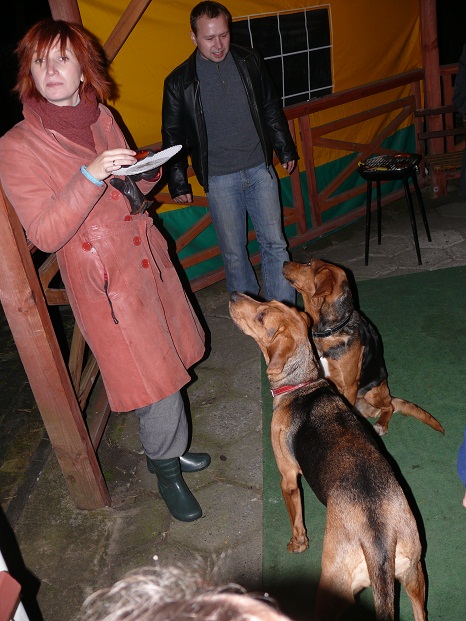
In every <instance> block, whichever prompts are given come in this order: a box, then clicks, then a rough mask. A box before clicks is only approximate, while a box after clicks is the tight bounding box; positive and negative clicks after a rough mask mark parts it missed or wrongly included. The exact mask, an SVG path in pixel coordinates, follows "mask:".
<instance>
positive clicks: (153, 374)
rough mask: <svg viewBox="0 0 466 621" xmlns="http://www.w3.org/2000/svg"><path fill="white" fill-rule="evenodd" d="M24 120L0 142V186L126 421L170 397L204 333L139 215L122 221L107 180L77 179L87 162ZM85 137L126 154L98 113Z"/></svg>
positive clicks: (150, 226)
mask: <svg viewBox="0 0 466 621" xmlns="http://www.w3.org/2000/svg"><path fill="white" fill-rule="evenodd" d="M23 114H24V120H23V121H21V122H20V123H18V124H17V125H16V126H15V127H13V128H12V129H11V130H10V131H9V132H7V133H6V134H5V136H3V137H2V138H1V139H0V180H1V182H2V184H3V188H4V190H5V193H6V195H7V196H8V198H9V200H10V201H11V203H12V204H13V206H14V208H15V210H16V212H17V214H18V216H19V219H20V221H21V223H22V225H23V227H24V229H25V230H26V233H27V236H28V238H29V239H30V240H31V242H32V243H33V244H35V245H36V246H37V247H38V248H40V249H41V250H43V251H45V252H56V253H57V258H58V264H59V266H60V272H61V277H62V279H63V282H64V284H65V287H66V290H67V293H68V297H69V300H70V304H71V307H72V309H73V312H74V316H75V318H76V321H77V323H78V325H79V327H80V329H81V331H82V333H83V336H84V338H85V339H86V341H87V343H88V344H89V346H90V348H91V349H92V351H93V352H94V354H95V356H96V359H97V362H98V364H99V367H100V370H101V373H102V378H103V381H104V384H105V388H106V391H107V395H108V399H109V403H110V407H111V408H112V410H114V411H129V410H133V409H135V408H138V407H143V406H145V405H149V404H150V403H154V402H156V401H159V400H160V399H163V398H164V397H167V396H168V395H170V394H173V393H174V392H176V391H177V390H179V389H180V388H181V387H182V386H184V385H185V384H186V383H187V382H188V381H189V380H190V375H189V373H188V371H187V369H188V368H189V367H190V366H191V365H193V364H194V363H196V362H197V361H198V360H199V359H200V358H201V357H202V355H203V353H204V333H203V331H202V328H201V326H200V324H199V321H198V319H197V317H196V315H195V313H194V311H193V309H192V307H191V304H190V303H189V301H188V299H187V297H186V294H185V292H184V290H183V288H182V286H181V283H180V281H179V278H178V275H177V273H176V270H175V268H174V266H173V264H172V262H171V260H170V257H169V255H168V251H167V244H166V241H165V239H164V237H163V236H162V235H161V233H160V232H159V231H158V229H157V228H156V227H155V226H154V223H153V221H152V218H150V216H148V215H147V214H142V215H130V207H129V204H128V202H127V200H126V198H125V197H124V196H123V195H122V194H121V193H120V192H119V191H118V190H116V189H114V188H113V187H112V186H111V185H110V183H109V181H110V177H109V178H108V179H107V180H106V181H105V184H104V185H103V186H98V185H95V184H94V183H92V182H91V181H89V180H88V179H87V178H86V177H85V176H84V175H83V174H82V173H81V171H80V168H81V166H82V165H83V164H89V163H90V162H91V161H92V160H93V159H94V158H95V157H96V154H95V153H93V152H91V151H90V150H88V149H86V148H85V147H82V146H80V145H77V144H75V143H73V142H71V141H70V140H68V139H67V138H65V137H64V136H62V135H60V134H58V133H57V132H54V131H50V130H46V129H44V127H43V125H42V122H41V119H40V117H39V116H38V115H37V114H36V113H35V112H34V111H32V110H31V109H30V108H29V107H28V106H24V109H23ZM92 130H93V133H94V139H95V144H96V149H97V153H100V152H102V151H104V150H106V149H113V148H117V147H121V146H126V142H125V139H124V137H123V134H122V132H121V131H120V129H119V127H118V125H117V123H116V122H115V120H114V118H113V116H112V114H111V113H110V111H109V110H108V109H107V108H106V107H105V106H103V105H101V106H100V117H99V119H98V121H97V123H95V125H93V127H92ZM138 185H139V186H140V187H141V189H142V191H143V192H148V191H149V189H150V188H151V187H152V185H153V184H150V183H148V182H144V181H142V182H140V183H139V184H138Z"/></svg>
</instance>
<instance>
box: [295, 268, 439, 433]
mask: <svg viewBox="0 0 466 621" xmlns="http://www.w3.org/2000/svg"><path fill="white" fill-rule="evenodd" d="M283 275H284V276H285V278H286V279H287V280H288V281H289V282H290V283H291V284H292V285H293V287H295V289H297V290H298V291H299V293H300V294H301V295H302V298H303V301H304V309H305V311H306V313H307V314H308V315H309V316H310V317H311V319H312V338H313V341H314V344H315V347H316V350H317V354H318V356H319V357H320V362H321V365H322V369H323V372H324V374H325V377H327V378H328V379H329V380H331V381H332V382H333V384H334V385H335V387H336V388H337V390H338V391H339V392H340V393H341V394H342V395H343V396H344V397H345V398H346V399H347V400H348V402H349V403H350V404H351V405H355V406H356V409H357V410H358V412H359V413H360V414H362V415H363V416H365V417H366V418H369V417H371V418H378V421H377V423H376V424H375V425H374V429H375V430H376V431H377V433H378V434H379V435H383V434H384V433H387V431H388V423H389V421H390V418H391V417H392V415H393V412H396V411H399V412H401V413H402V414H404V415H405V416H414V417H415V418H418V419H419V420H421V421H422V422H424V423H426V424H427V425H430V427H433V428H434V429H435V430H436V431H440V432H441V433H443V432H444V430H443V427H442V425H441V424H440V423H439V422H438V421H437V420H436V419H435V418H434V417H433V416H432V415H431V414H429V412H426V410H423V409H422V408H420V407H419V406H417V405H416V404H414V403H411V402H410V401H405V399H399V398H397V397H392V396H391V394H390V389H389V387H388V383H387V377H388V374H387V369H386V367H385V361H384V358H383V349H382V340H381V338H380V335H379V333H378V332H377V330H376V329H375V328H374V326H373V325H372V324H371V323H370V322H369V321H368V320H367V319H366V318H365V317H364V316H363V315H361V314H360V313H359V312H358V311H357V310H356V309H355V307H354V302H353V296H352V294H351V290H350V286H349V283H348V278H347V276H346V274H345V271H344V270H343V269H342V268H340V267H337V266H336V265H333V264H332V263H326V262H325V261H320V260H319V259H313V260H312V261H311V262H310V263H296V262H294V261H288V262H286V263H285V264H284V265H283Z"/></svg>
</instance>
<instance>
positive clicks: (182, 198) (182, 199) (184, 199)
mask: <svg viewBox="0 0 466 621" xmlns="http://www.w3.org/2000/svg"><path fill="white" fill-rule="evenodd" d="M173 200H174V201H175V203H192V202H193V195H192V194H180V195H179V196H177V197H176V198H174V199H173Z"/></svg>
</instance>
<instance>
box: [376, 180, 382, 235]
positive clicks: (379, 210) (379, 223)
mask: <svg viewBox="0 0 466 621" xmlns="http://www.w3.org/2000/svg"><path fill="white" fill-rule="evenodd" d="M381 194H382V193H381V190H380V181H377V243H378V245H379V246H380V244H381V243H382V196H381Z"/></svg>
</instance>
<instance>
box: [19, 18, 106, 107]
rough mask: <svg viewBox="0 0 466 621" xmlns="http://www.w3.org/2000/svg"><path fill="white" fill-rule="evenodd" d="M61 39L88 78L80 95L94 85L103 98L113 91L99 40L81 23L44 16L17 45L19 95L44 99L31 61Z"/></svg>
mask: <svg viewBox="0 0 466 621" xmlns="http://www.w3.org/2000/svg"><path fill="white" fill-rule="evenodd" d="M56 40H58V42H59V45H60V51H61V53H62V54H65V50H66V46H67V45H68V46H69V47H71V49H72V50H73V52H74V54H75V55H76V58H77V60H78V62H79V64H80V65H81V71H82V73H83V78H84V81H83V83H82V84H81V88H80V94H82V93H85V92H86V90H87V89H88V88H89V87H93V89H94V91H95V93H96V95H97V99H98V100H99V101H101V102H102V101H104V100H106V99H107V98H108V97H109V96H110V95H111V94H112V90H113V89H112V81H111V79H110V76H109V75H108V63H107V60H106V58H105V55H104V52H103V50H102V47H101V45H100V43H99V42H98V41H97V39H96V38H95V37H94V35H92V34H91V33H89V32H88V31H87V30H86V29H85V28H83V27H82V26H80V25H78V24H71V23H69V22H65V21H61V20H56V21H54V20H53V19H44V20H42V21H40V22H38V23H37V24H35V25H34V26H32V28H30V29H29V30H28V32H27V33H26V34H25V35H24V37H23V38H22V39H21V41H20V42H19V44H18V47H17V48H16V54H17V56H18V62H19V70H18V79H17V82H16V86H15V88H14V91H15V92H16V93H18V95H19V98H20V99H23V97H26V98H28V97H32V98H34V99H38V100H40V99H43V97H42V95H41V94H40V93H39V91H38V90H37V87H36V85H35V83H34V80H33V78H32V75H31V64H32V61H33V60H34V59H35V58H40V57H43V56H47V55H48V53H49V51H50V48H51V47H52V45H53V44H54V42H55V41H56Z"/></svg>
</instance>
